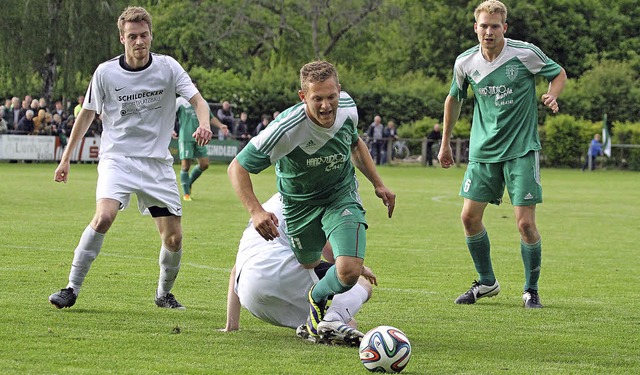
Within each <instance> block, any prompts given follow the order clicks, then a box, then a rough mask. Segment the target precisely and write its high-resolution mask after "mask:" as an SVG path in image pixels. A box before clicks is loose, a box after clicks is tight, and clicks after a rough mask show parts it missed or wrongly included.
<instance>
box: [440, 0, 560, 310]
mask: <svg viewBox="0 0 640 375" xmlns="http://www.w3.org/2000/svg"><path fill="white" fill-rule="evenodd" d="M474 16H475V20H476V22H475V24H474V30H475V32H476V34H477V35H478V41H479V42H480V44H479V45H477V46H475V47H473V48H470V49H469V50H467V51H465V52H463V53H462V54H461V55H459V56H458V58H457V59H456V62H455V65H454V69H453V82H452V84H451V90H450V91H449V95H448V96H447V99H446V101H445V104H444V122H443V125H444V129H443V138H442V141H443V142H442V146H443V147H441V148H440V152H439V155H438V160H439V161H440V164H441V165H442V167H443V168H449V167H450V166H452V165H453V162H454V161H453V156H452V151H451V143H450V140H451V132H452V130H453V127H454V125H455V123H456V121H457V120H458V117H459V115H460V108H461V104H462V100H463V99H465V98H466V93H467V88H468V87H469V85H471V88H472V89H473V92H474V95H475V100H476V103H475V107H474V112H473V126H472V128H471V140H470V145H469V164H468V166H467V170H466V172H465V175H464V179H463V182H462V187H461V189H460V195H461V196H462V197H463V198H464V204H463V208H462V214H461V217H462V223H463V225H464V232H465V236H466V242H467V247H468V248H469V252H470V253H471V258H472V259H473V263H474V264H475V267H476V271H477V272H478V275H479V280H478V281H474V282H473V283H472V285H471V288H470V289H469V290H468V291H467V292H465V293H464V294H462V295H461V296H459V297H458V298H457V299H456V300H455V302H456V303H458V304H472V303H475V302H476V300H478V299H479V298H483V297H492V296H495V295H497V294H498V293H499V292H500V284H499V283H498V280H496V277H495V275H494V273H493V267H492V264H491V256H490V242H489V236H488V234H487V231H486V229H485V227H484V224H483V222H482V217H483V215H484V210H485V208H486V207H487V204H488V203H493V204H496V205H498V204H500V203H501V200H502V195H503V193H504V189H505V186H506V188H507V191H508V192H509V197H510V199H511V203H512V204H513V206H514V209H515V217H516V224H517V227H518V230H519V231H520V236H521V241H520V250H521V253H522V260H523V263H524V271H525V272H524V274H525V284H524V294H523V296H522V299H523V302H524V307H525V308H540V307H542V304H541V303H540V297H539V295H538V278H539V276H540V265H541V240H540V234H539V233H538V228H537V227H536V221H535V210H536V204H538V203H542V186H541V185H540V166H539V163H538V161H539V151H540V149H541V146H540V139H539V136H538V113H537V110H538V109H537V104H536V102H537V99H536V90H535V89H536V88H535V83H536V82H535V77H536V76H537V75H540V76H543V77H544V78H546V79H547V80H548V81H550V84H549V88H548V90H547V93H546V94H544V95H542V103H543V104H544V105H545V106H547V107H549V108H550V109H551V110H552V111H553V113H556V112H558V109H559V108H558V103H557V102H556V99H557V97H558V95H560V92H561V91H562V89H563V88H564V84H565V81H566V79H567V76H566V73H565V71H564V69H562V67H560V66H559V65H558V64H557V63H555V62H554V61H553V60H551V59H549V58H548V57H547V56H545V54H544V53H543V52H542V51H541V50H540V49H538V48H537V47H536V46H534V45H532V44H529V43H525V42H521V41H517V40H511V39H507V38H505V37H504V34H505V32H506V31H507V23H506V19H507V8H506V7H505V5H504V4H502V3H501V2H500V1H496V0H489V1H485V2H483V3H482V4H480V5H479V6H478V7H477V8H476V10H475V12H474Z"/></svg>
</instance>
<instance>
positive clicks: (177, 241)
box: [162, 233, 182, 251]
mask: <svg viewBox="0 0 640 375" xmlns="http://www.w3.org/2000/svg"><path fill="white" fill-rule="evenodd" d="M162 243H163V245H164V247H165V248H166V249H167V250H169V251H178V250H180V249H181V248H182V233H172V234H169V235H166V236H165V237H164V238H163V239H162Z"/></svg>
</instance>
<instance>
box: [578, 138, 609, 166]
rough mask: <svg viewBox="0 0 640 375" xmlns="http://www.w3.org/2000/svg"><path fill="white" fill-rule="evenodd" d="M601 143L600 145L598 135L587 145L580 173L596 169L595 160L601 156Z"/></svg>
mask: <svg viewBox="0 0 640 375" xmlns="http://www.w3.org/2000/svg"><path fill="white" fill-rule="evenodd" d="M602 155H604V153H603V152H602V143H600V134H597V133H596V134H595V135H594V136H593V139H592V140H591V143H590V144H589V150H588V151H587V157H586V158H585V159H584V165H583V166H582V171H583V172H584V170H585V169H587V168H589V170H590V171H592V170H594V169H596V158H597V157H598V156H602Z"/></svg>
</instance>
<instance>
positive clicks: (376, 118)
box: [373, 116, 382, 125]
mask: <svg viewBox="0 0 640 375" xmlns="http://www.w3.org/2000/svg"><path fill="white" fill-rule="evenodd" d="M373 123H374V124H376V125H380V124H381V123H382V117H380V116H375V117H374V118H373Z"/></svg>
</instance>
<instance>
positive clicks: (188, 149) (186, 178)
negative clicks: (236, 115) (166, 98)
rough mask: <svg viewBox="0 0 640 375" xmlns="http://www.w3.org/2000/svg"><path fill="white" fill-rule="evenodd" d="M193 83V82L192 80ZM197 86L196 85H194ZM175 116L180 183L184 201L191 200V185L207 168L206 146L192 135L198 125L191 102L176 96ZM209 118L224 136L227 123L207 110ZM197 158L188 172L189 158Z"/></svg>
mask: <svg viewBox="0 0 640 375" xmlns="http://www.w3.org/2000/svg"><path fill="white" fill-rule="evenodd" d="M194 84H195V82H194ZM196 87H197V85H196ZM176 117H177V119H178V124H179V128H178V152H179V154H180V183H181V184H182V191H183V192H184V196H183V197H182V199H183V200H185V201H191V186H192V185H193V183H194V182H196V180H197V179H198V177H200V175H201V174H202V172H204V171H205V170H207V168H209V156H208V155H207V147H206V146H200V145H198V143H197V142H196V140H195V138H194V137H193V133H194V132H195V131H196V129H198V126H200V124H199V121H198V116H197V115H196V111H195V110H194V109H193V106H192V105H191V103H189V101H188V100H186V99H185V98H183V97H181V96H179V97H177V98H176ZM209 118H210V119H211V125H214V126H215V127H217V128H218V129H219V131H221V132H222V134H224V135H225V136H226V135H227V133H228V132H229V130H228V129H227V125H225V124H223V123H221V122H220V120H218V118H217V117H215V116H214V115H213V113H211V110H209ZM192 159H198V165H196V166H195V167H194V168H193V169H192V170H191V173H189V169H190V168H191V160H192Z"/></svg>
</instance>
